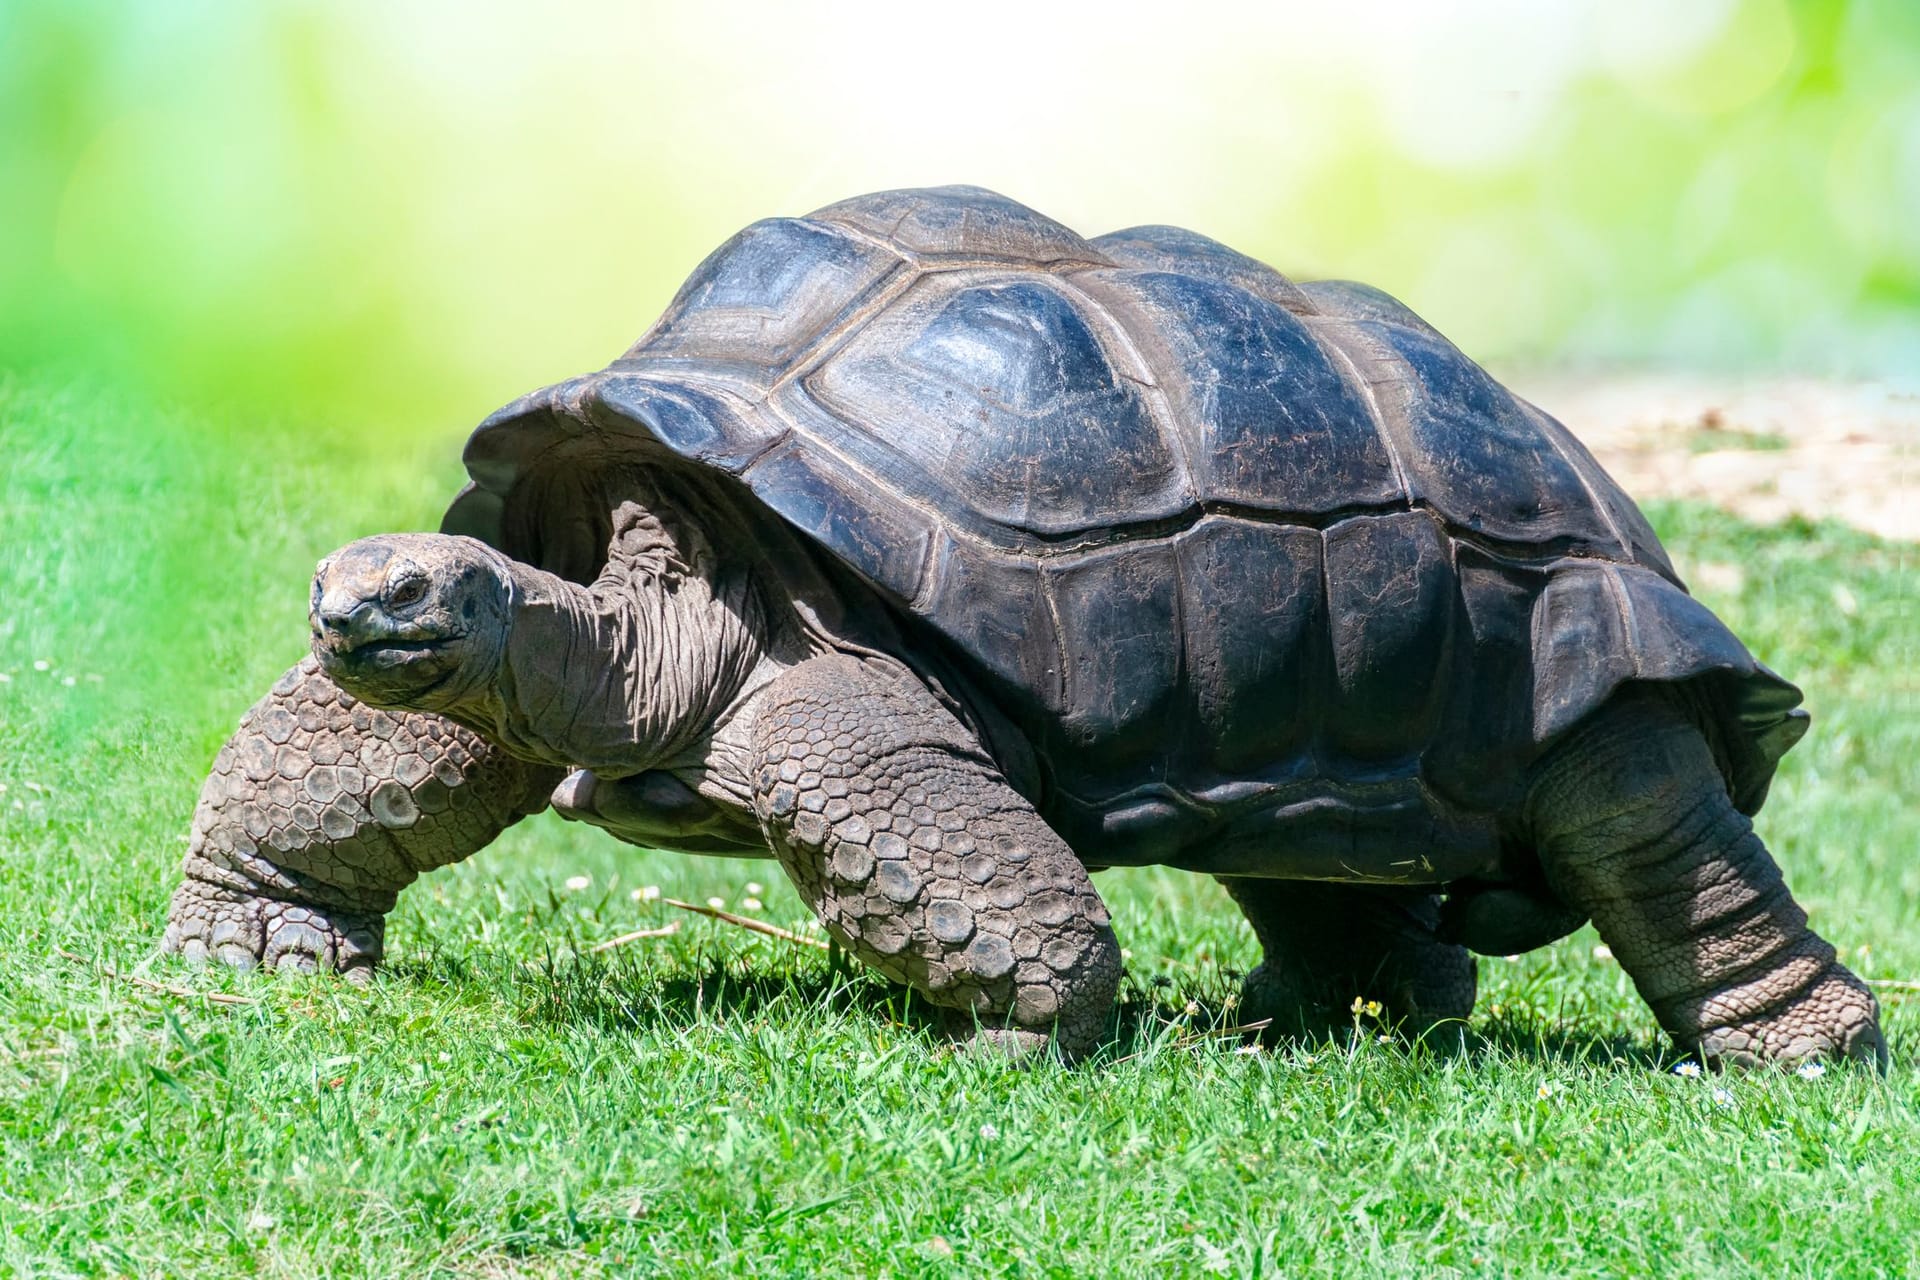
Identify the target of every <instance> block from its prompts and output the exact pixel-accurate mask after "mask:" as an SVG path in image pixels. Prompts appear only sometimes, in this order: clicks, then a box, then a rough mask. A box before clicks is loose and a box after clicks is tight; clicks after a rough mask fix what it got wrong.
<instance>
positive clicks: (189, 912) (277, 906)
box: [160, 880, 385, 983]
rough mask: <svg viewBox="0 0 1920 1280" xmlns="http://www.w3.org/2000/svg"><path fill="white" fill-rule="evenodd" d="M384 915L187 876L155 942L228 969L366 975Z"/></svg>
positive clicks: (356, 978)
mask: <svg viewBox="0 0 1920 1280" xmlns="http://www.w3.org/2000/svg"><path fill="white" fill-rule="evenodd" d="M384 935H385V921H384V920H383V919H382V918H381V917H380V916H376V915H366V916H361V915H347V914H343V913H340V912H335V911H328V910H324V909H321V908H318V907H314V906H309V905H303V904H300V903H295V902H286V901H282V900H281V899H278V898H271V897H265V896H261V895H258V894H250V893H246V892H244V891H242V890H238V889H233V888H229V887H227V886H224V885H214V884H208V883H207V882H205V881H201V880H189V881H187V882H186V883H184V884H182V885H181V886H180V888H179V889H177V890H175V892H174V895H173V903H172V905H171V906H170V907H169V908H168V911H167V931H166V934H165V936H163V937H162V939H161V942H160V949H161V950H162V951H165V952H170V953H173V954H177V955H180V956H182V957H184V958H185V959H186V960H187V961H188V962H190V963H193V964H205V963H207V962H208V961H209V960H218V961H220V962H221V963H222V964H226V965H230V966H232V967H233V968H236V969H253V968H257V967H265V968H267V969H271V970H273V971H275V972H279V973H316V972H326V973H340V974H344V975H345V976H346V977H347V979H348V980H349V981H353V982H356V983H365V982H368V981H370V980H371V979H372V977H373V970H374V968H375V967H376V966H377V965H378V964H379V963H380V957H381V952H382V944H383V941H384Z"/></svg>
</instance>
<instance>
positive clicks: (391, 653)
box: [313, 632, 465, 706]
mask: <svg viewBox="0 0 1920 1280" xmlns="http://www.w3.org/2000/svg"><path fill="white" fill-rule="evenodd" d="M464 635H465V633H464V632H452V633H449V634H447V635H441V636H431V637H421V636H407V637H402V636H368V637H365V638H364V639H360V640H357V641H352V642H349V641H346V640H345V639H344V637H334V636H319V635H316V636H315V637H314V641H313V653H314V656H315V657H316V658H318V659H319V660H320V668H321V670H323V671H325V672H326V673H327V677H328V678H329V679H331V680H332V681H333V682H334V683H335V684H338V685H339V686H341V687H342V688H344V689H345V690H347V692H349V693H351V694H353V695H354V696H355V697H357V698H359V699H361V700H362V701H364V702H369V703H372V704H374V705H376V706H382V705H385V706H397V705H400V704H403V703H404V704H412V703H415V702H417V701H418V700H420V699H421V698H425V697H428V696H430V695H431V694H433V693H434V692H435V691H436V690H438V689H439V688H440V687H441V686H442V685H445V684H446V683H447V682H448V681H449V680H451V679H452V678H453V677H454V675H455V674H456V673H458V671H459V670H460V664H461V654H460V653H459V652H458V648H457V646H458V644H459V642H460V641H461V639H463V638H464Z"/></svg>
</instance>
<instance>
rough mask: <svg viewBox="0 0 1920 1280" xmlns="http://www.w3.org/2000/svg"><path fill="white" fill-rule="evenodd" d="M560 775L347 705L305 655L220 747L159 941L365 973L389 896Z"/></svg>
mask: <svg viewBox="0 0 1920 1280" xmlns="http://www.w3.org/2000/svg"><path fill="white" fill-rule="evenodd" d="M559 773H560V771H559V770H556V769H549V768H545V767H543V766H538V765H531V764H527V763H525V762H522V761H519V760H515V759H513V758H511V757H509V756H507V755H506V754H505V753H503V752H501V751H499V750H497V749H496V748H494V747H493V746H492V745H491V744H490V743H488V742H486V741H485V740H484V739H482V738H480V737H479V736H478V735H477V734H475V733H473V732H472V731H471V730H468V729H465V728H462V727H461V726H459V725H456V724H454V723H453V722H452V721H450V720H444V719H442V718H441V717H439V716H435V715H426V714H420V713H413V712H396V711H382V710H379V709H377V708H374V707H370V706H368V705H366V704H365V703H362V702H357V701H355V700H354V699H353V698H352V697H350V696H348V695H347V694H346V693H345V692H344V691H342V690H341V689H339V688H338V687H337V686H335V685H334V684H333V683H332V682H331V681H329V680H328V679H327V678H326V676H325V675H323V674H322V673H321V672H320V670H319V664H318V663H316V662H315V661H314V660H313V659H312V658H310V657H309V658H307V659H305V660H304V661H302V662H301V663H300V664H299V665H297V666H295V667H294V668H293V669H292V670H290V671H288V672H287V673H286V674H285V675H284V676H282V677H281V678H280V680H279V682H278V683H277V684H275V685H274V686H273V690H272V692H270V693H269V694H268V695H267V696H266V697H264V698H262V699H261V700H260V701H259V702H258V703H257V704H255V705H254V707H253V708H252V710H250V711H248V712H247V714H246V716H245V717H244V718H243V719H242V720H241V721H240V727H239V729H237V730H236V731H235V732H234V735H233V737H232V738H230V739H229V740H228V741H227V744H226V746H224V747H222V748H221V750H220V753H219V755H218V757H216V759H215V761H214V767H213V772H212V774H211V775H210V776H209V777H208V778H207V781H206V785H205V786H204V787H202V789H201V792H200V803H199V806H198V807H197V808H196V809H195V811H194V816H193V829H192V833H191V835H190V836H189V837H188V846H187V856H186V862H185V866H184V868H183V870H184V871H185V876H186V878H185V880H184V882H183V883H182V884H181V885H180V887H179V888H178V889H177V890H175V891H174V895H173V902H172V905H171V906H170V907H169V908H168V911H167V930H166V935H165V937H164V938H163V939H162V942H161V946H162V949H164V950H166V951H173V952H179V953H181V954H183V955H185V956H186V957H187V958H188V959H191V960H204V959H207V958H209V957H213V958H218V959H220V960H223V961H225V962H227V963H229V964H233V965H238V966H252V965H254V964H265V965H266V966H267V967H268V968H276V969H277V968H293V969H331V970H338V971H339V972H342V973H345V974H347V975H348V976H349V977H353V978H362V979H364V978H365V977H367V976H369V975H370V974H371V973H372V970H373V967H374V966H375V965H376V964H378V963H379V961H380V958H381V953H382V948H383V944H384V939H385V917H386V914H387V912H388V911H390V910H392V909H393V905H394V902H395V900H396V898H397V897H398V895H399V892H400V890H401V889H403V888H405V887H406V886H407V885H409V884H411V883H412V882H413V880H414V879H415V878H416V877H417V876H419V874H420V873H421V872H423V871H426V870H429V869H431V868H433V867H440V866H445V865H447V864H449V863H453V862H458V861H460V860H461V859H463V858H466V857H468V856H469V855H471V854H473V853H475V852H477V851H479V850H480V849H481V848H482V847H484V846H485V845H486V844H487V843H488V842H490V841H491V840H492V839H493V838H494V837H495V836H497V835H498V834H499V833H500V832H501V831H502V830H504V829H505V828H506V827H507V826H509V825H511V824H512V823H514V822H517V821H518V820H519V819H520V818H522V817H524V816H525V815H527V814H528V813H532V812H535V811H537V810H538V809H540V808H541V807H543V806H544V805H545V803H546V796H547V793H548V792H549V791H550V790H551V789H552V787H553V785H554V783H555V782H556V781H558V778H559Z"/></svg>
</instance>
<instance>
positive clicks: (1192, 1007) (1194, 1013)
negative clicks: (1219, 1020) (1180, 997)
mask: <svg viewBox="0 0 1920 1280" xmlns="http://www.w3.org/2000/svg"><path fill="white" fill-rule="evenodd" d="M1182 1012H1184V1013H1185V1014H1186V1015H1187V1016H1188V1017H1189V1018H1197V1017H1199V1016H1200V1002H1199V1001H1197V1000H1189V1001H1187V1007H1186V1008H1185V1009H1184V1010H1183V1011H1182Z"/></svg>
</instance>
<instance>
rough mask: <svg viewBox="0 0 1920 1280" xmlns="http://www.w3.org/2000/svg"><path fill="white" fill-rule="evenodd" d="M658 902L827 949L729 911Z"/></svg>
mask: <svg viewBox="0 0 1920 1280" xmlns="http://www.w3.org/2000/svg"><path fill="white" fill-rule="evenodd" d="M660 901H662V902H664V903H666V904H667V905H668V906H670V907H678V908H680V909H681V910H682V911H691V912H693V913H694V914H695V915H702V916H712V917H713V918H714V919H715V920H725V921H726V922H727V923H728V924H737V925H739V926H740V927H741V928H742V929H751V930H753V931H754V932H755V933H764V934H766V935H767V936H768V937H769V938H780V939H782V940H784V941H786V942H792V943H796V944H798V945H800V946H803V947H817V948H819V949H820V950H821V951H825V950H827V949H828V946H827V943H826V941H825V940H824V939H821V938H808V937H803V936H802V935H800V934H797V933H795V932H793V931H792V930H791V929H782V928H781V927H780V926H779V925H774V924H768V923H767V922H766V921H764V920H753V919H749V918H748V917H746V916H737V915H735V914H733V912H731V911H722V910H720V908H718V907H703V906H699V905H697V904H695V903H692V902H682V901H680V900H679V899H678V898H662V899H660Z"/></svg>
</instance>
